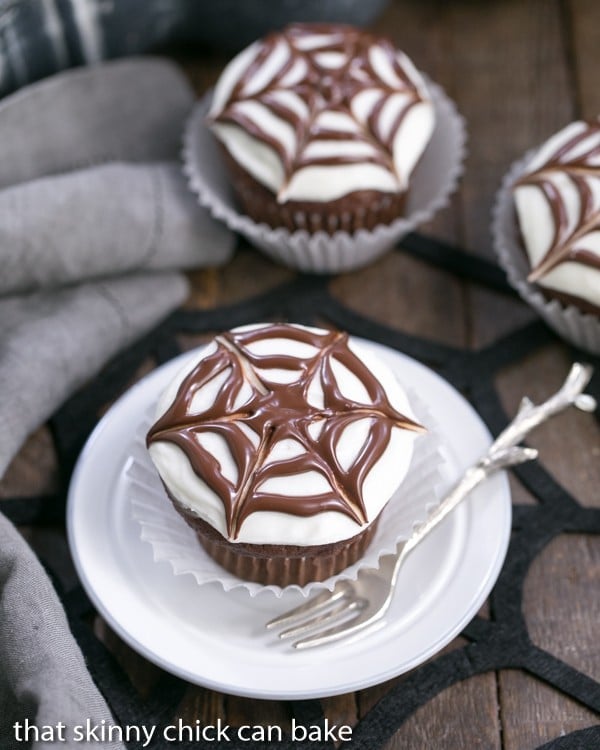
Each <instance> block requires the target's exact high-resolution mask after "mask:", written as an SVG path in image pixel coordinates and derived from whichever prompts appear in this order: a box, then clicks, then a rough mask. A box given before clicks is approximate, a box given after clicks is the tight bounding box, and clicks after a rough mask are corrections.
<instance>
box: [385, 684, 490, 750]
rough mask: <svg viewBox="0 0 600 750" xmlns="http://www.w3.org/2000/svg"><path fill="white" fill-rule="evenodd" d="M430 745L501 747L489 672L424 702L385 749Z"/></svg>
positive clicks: (407, 749) (416, 748)
mask: <svg viewBox="0 0 600 750" xmlns="http://www.w3.org/2000/svg"><path fill="white" fill-rule="evenodd" d="M429 747H431V748H437V747H439V748H447V749H448V750H454V748H456V750H458V748H469V750H472V749H473V750H500V748H501V747H502V745H501V739H500V725H499V721H498V709H497V704H496V686H495V681H494V680H493V679H490V676H489V675H476V676H475V677H471V678H470V679H468V680H465V681H464V682H459V683H457V684H456V685H453V686H452V687H450V688H448V689H447V690H444V691H442V692H441V693H440V694H439V695H437V696H436V697H435V698H433V699H432V700H430V701H429V702H428V703H427V704H425V705H424V706H421V707H420V708H419V709H417V711H415V713H414V714H413V715H412V716H411V717H410V718H409V719H408V721H406V722H405V724H404V725H403V726H402V727H401V728H400V729H399V730H398V732H396V734H395V735H394V737H393V738H392V739H391V740H390V742H388V744H387V745H386V748H385V750H421V748H429Z"/></svg>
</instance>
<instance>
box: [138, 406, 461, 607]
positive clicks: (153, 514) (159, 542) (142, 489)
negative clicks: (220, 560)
mask: <svg viewBox="0 0 600 750" xmlns="http://www.w3.org/2000/svg"><path fill="white" fill-rule="evenodd" d="M408 395H409V398H410V402H411V405H412V406H413V409H414V412H415V414H416V417H417V419H418V420H419V421H420V422H421V423H422V424H425V425H427V428H428V432H427V434H425V435H423V436H420V437H418V438H417V439H416V441H415V451H414V455H413V460H412V462H411V466H410V469H409V472H408V474H407V476H406V478H405V480H404V482H403V483H402V485H401V487H400V488H399V490H398V491H397V492H396V493H395V494H394V496H393V497H392V498H391V500H390V501H389V503H388V504H387V506H386V507H385V508H384V509H383V511H382V513H381V516H380V519H381V522H380V523H379V525H378V527H377V531H376V532H375V535H374V537H373V540H372V542H371V544H370V545H369V548H368V549H367V552H366V553H365V555H364V556H363V557H362V558H361V559H360V560H359V561H358V562H356V563H355V564H354V565H351V566H350V567H349V568H346V569H345V570H343V571H342V572H341V573H339V574H338V575H336V576H332V577H331V578H329V579H327V580H326V581H322V582H314V583H308V584H306V585H305V586H302V587H301V586H297V585H292V586H288V587H286V588H285V589H283V588H282V587H280V586H274V585H269V586H265V585H262V584H260V583H253V582H249V581H243V580H241V579H240V578H237V577H236V576H234V575H232V574H231V573H228V572H227V571H226V570H224V569H223V568H222V567H220V566H219V565H218V564H217V563H216V562H215V561H214V560H213V559H212V558H211V557H210V556H209V555H208V554H207V553H206V552H205V550H204V549H203V548H202V547H201V545H200V542H199V541H198V538H197V536H196V533H195V532H194V531H193V530H192V529H191V528H190V527H189V526H188V524H187V523H186V522H185V520H184V519H183V518H182V517H181V516H180V515H179V513H177V511H176V510H175V508H174V507H173V505H172V503H171V501H170V500H169V499H168V497H167V495H166V493H165V490H164V488H163V486H162V483H161V481H160V479H159V477H158V474H157V472H156V469H155V468H154V465H153V464H152V461H151V459H150V456H149V454H148V451H147V450H146V446H145V435H146V433H147V431H148V428H149V427H150V425H151V424H152V421H153V415H152V414H148V415H146V417H145V418H144V421H143V423H142V424H141V425H140V427H139V429H138V431H137V433H136V436H135V440H134V444H133V446H132V453H131V457H130V460H129V463H128V466H127V469H126V476H125V481H126V482H127V493H128V496H129V497H130V499H131V512H132V516H133V518H134V519H135V520H136V521H137V522H138V523H139V524H140V532H141V538H142V540H143V541H145V542H148V543H149V544H150V545H151V547H152V553H153V557H154V561H155V562H157V563H158V562H168V563H169V564H170V565H171V568H172V570H173V573H174V574H175V575H186V574H187V575H192V576H194V578H195V579H196V582H197V583H198V585H204V584H207V583H217V584H220V585H221V586H223V588H224V590H225V591H230V590H232V589H245V590H246V591H247V592H248V593H249V594H250V596H256V595H258V594H264V593H270V594H271V595H275V596H278V597H279V596H281V595H282V593H283V591H284V590H290V589H295V590H297V591H300V592H301V593H302V594H303V595H304V596H309V595H310V594H312V593H314V592H315V591H318V590H321V589H323V588H327V589H332V588H333V587H334V585H335V583H336V582H337V581H338V580H340V579H342V578H346V579H352V580H354V579H356V576H357V575H358V571H359V570H361V569H362V568H367V567H371V568H372V567H377V566H378V565H379V558H380V557H381V556H382V555H385V554H389V553H391V552H394V551H395V549H396V545H397V543H398V542H399V541H400V540H403V539H406V538H408V536H410V533H411V532H412V530H413V528H414V526H415V525H416V524H417V523H419V522H421V521H422V520H423V519H424V518H425V517H426V516H427V514H428V511H429V509H430V508H432V507H434V506H435V505H437V504H438V503H439V502H440V500H441V497H442V489H443V485H445V484H447V483H448V481H447V476H446V463H447V462H446V458H445V457H444V452H443V448H442V444H441V440H440V438H439V431H438V429H437V427H436V424H435V420H434V419H433V418H432V417H431V415H430V414H429V412H428V410H427V407H426V406H425V405H424V404H423V403H422V402H421V401H419V399H418V398H417V397H416V396H415V395H414V394H413V393H410V392H409V394H408Z"/></svg>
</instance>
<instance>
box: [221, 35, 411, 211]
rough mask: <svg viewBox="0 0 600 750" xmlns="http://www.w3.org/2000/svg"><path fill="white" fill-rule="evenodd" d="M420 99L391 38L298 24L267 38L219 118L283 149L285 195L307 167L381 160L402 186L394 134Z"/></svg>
mask: <svg viewBox="0 0 600 750" xmlns="http://www.w3.org/2000/svg"><path fill="white" fill-rule="evenodd" d="M374 60H376V63H374ZM376 68H377V69H376ZM378 70H379V71H380V72H378ZM257 80H258V81H259V84H258V85H257V83H256V81H257ZM361 97H365V98H361ZM421 101H423V97H422V96H421V94H420V93H419V91H418V89H417V87H416V85H415V83H414V82H413V81H412V80H411V78H410V75H409V73H408V71H407V69H406V68H405V66H404V65H403V63H402V57H401V53H398V51H397V50H395V49H394V46H393V44H392V43H391V41H389V40H387V39H385V38H380V37H375V36H372V35H368V34H366V33H364V32H359V31H352V30H350V29H346V28H344V27H340V26H329V25H325V24H323V25H317V26H314V25H311V26H304V25H302V24H297V25H294V26H292V27H290V28H289V29H287V30H286V31H285V32H284V33H280V34H272V35H270V36H268V37H267V38H266V39H265V41H264V42H263V43H262V44H261V48H260V50H259V52H258V54H257V55H256V57H255V59H254V60H253V62H252V63H251V64H250V65H249V66H248V68H247V70H246V71H245V72H244V73H243V74H242V76H241V77H240V78H239V79H238V80H237V82H236V83H235V85H234V86H233V89H232V91H231V93H230V94H229V97H228V99H227V101H226V102H225V104H224V106H223V107H222V109H221V110H220V111H219V112H217V113H216V114H215V115H214V117H213V120H214V121H216V122H221V123H230V124H231V123H233V124H235V125H239V126H240V127H241V128H243V129H244V130H246V131H247V132H248V133H249V134H250V135H252V136H253V137H254V138H256V139H258V140H259V141H262V142H263V143H265V144H266V145H267V146H269V147H270V148H272V149H273V150H274V151H275V152H276V154H277V155H278V156H279V159H280V160H281V163H282V165H283V170H284V180H283V185H282V187H281V189H280V191H279V194H278V197H279V199H280V200H284V196H285V190H286V187H287V186H288V184H289V182H290V180H291V178H292V176H293V175H294V174H295V173H296V172H297V171H299V170H300V169H302V168H304V167H308V166H318V165H320V166H331V165H340V164H355V163H361V164H365V163H368V164H376V165H378V166H380V167H382V168H383V169H385V170H386V171H387V172H389V173H390V174H392V175H393V176H394V177H395V178H396V180H397V182H398V184H399V186H401V187H403V186H404V182H405V179H404V177H405V176H403V175H399V174H397V172H396V166H395V164H394V154H393V146H394V138H395V136H396V133H397V132H398V130H399V129H400V127H401V125H402V123H403V121H404V119H405V117H406V115H407V114H408V112H409V111H410V109H411V108H412V107H413V106H414V105H415V104H417V103H419V102H421ZM265 113H267V115H268V116H267V117H264V115H265ZM332 115H333V117H332ZM286 133H287V137H286ZM290 136H291V137H290Z"/></svg>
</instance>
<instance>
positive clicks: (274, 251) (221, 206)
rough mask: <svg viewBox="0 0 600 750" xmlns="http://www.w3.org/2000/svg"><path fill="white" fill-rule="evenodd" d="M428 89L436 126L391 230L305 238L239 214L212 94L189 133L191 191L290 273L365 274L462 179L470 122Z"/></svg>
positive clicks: (440, 94) (434, 89) (195, 116)
mask: <svg viewBox="0 0 600 750" xmlns="http://www.w3.org/2000/svg"><path fill="white" fill-rule="evenodd" d="M426 81H427V86H428V91H429V92H430V94H431V98H432V101H433V103H434V106H435V112H436V125H435V128H434V132H433V134H432V137H431V140H430V142H429V144H428V145H427V148H426V149H425V152H424V153H423V156H422V158H421V160H420V161H419V163H418V165H417V167H416V168H415V171H414V172H413V175H412V177H411V181H410V190H409V193H408V196H407V205H406V212H405V216H402V217H399V218H398V219H396V220H395V221H393V222H392V223H391V224H388V225H381V226H378V227H376V228H375V229H374V230H372V231H370V230H366V229H364V230H359V231H358V232H355V233H354V234H348V233H346V232H336V233H335V234H333V235H329V234H327V233H326V232H323V231H318V232H315V233H314V234H309V233H308V232H307V231H304V230H301V231H297V232H289V231H288V230H286V229H283V228H277V229H273V228H272V227H269V226H267V225H266V224H257V223H256V222H254V221H252V219H250V218H249V217H248V216H245V215H244V214H242V213H240V211H239V208H238V206H237V203H236V200H235V198H234V195H233V190H232V188H231V185H230V182H229V174H228V173H227V171H226V169H225V165H224V164H223V162H222V159H221V155H220V153H219V148H218V144H217V142H216V139H215V137H214V135H213V134H212V133H211V131H210V130H209V129H208V127H207V126H206V123H205V118H206V114H207V112H208V110H209V107H210V101H211V98H212V92H208V93H207V94H206V95H205V96H204V97H203V98H202V99H201V100H200V102H199V103H198V104H197V105H196V107H195V108H194V111H193V112H192V115H191V116H190V118H189V120H188V123H187V126H186V129H185V134H184V149H183V162H184V172H185V174H186V175H187V178H188V180H189V185H190V187H191V189H192V190H193V191H194V192H195V193H196V194H197V196H198V200H199V202H200V204H201V205H203V206H205V207H206V208H208V210H209V211H210V212H211V213H212V215H213V216H214V217H215V218H216V219H219V220H220V221H223V222H224V223H225V224H226V225H227V226H228V227H229V228H230V229H232V230H233V231H236V232H239V233H240V234H242V235H244V236H245V237H246V239H248V241H249V242H250V243H251V244H253V245H254V246H255V247H257V248H258V249H259V250H261V251H262V252H264V253H266V254H267V255H268V256H269V257H271V258H272V259H273V260H275V261H277V262H279V263H281V264H283V265H286V266H289V267H291V268H294V269H297V270H300V271H305V272H311V273H339V272H342V271H350V270H353V269H355V268H360V267H362V266H366V265H368V264H369V263H372V262H373V261H375V260H376V259H377V258H379V257H380V256H381V255H383V254H385V253H386V252H388V251H389V250H390V249H391V248H392V247H393V246H394V245H395V244H396V243H397V242H398V241H399V240H400V239H401V238H402V237H403V236H404V235H406V234H408V233H409V232H412V231H413V230H414V229H416V227H418V226H419V225H421V224H424V223H425V222H427V221H429V220H430V219H431V218H432V217H433V215H434V214H435V213H436V212H437V211H438V210H440V209H441V208H443V207H444V206H446V205H447V203H448V199H449V197H450V195H451V194H452V192H453V191H454V190H455V189H456V186H457V184H458V180H459V178H460V176H461V174H462V171H463V162H464V158H465V153H466V127H465V122H464V120H463V118H462V117H461V116H460V115H459V113H458V112H457V110H456V106H455V105H454V103H453V102H452V100H451V99H449V98H448V97H447V96H446V94H445V92H444V91H443V89H442V88H441V87H440V86H438V85H437V84H435V83H432V82H430V81H428V80H427V79H426Z"/></svg>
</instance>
